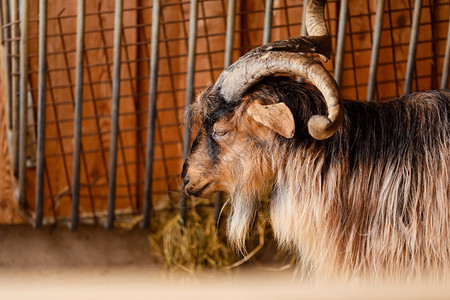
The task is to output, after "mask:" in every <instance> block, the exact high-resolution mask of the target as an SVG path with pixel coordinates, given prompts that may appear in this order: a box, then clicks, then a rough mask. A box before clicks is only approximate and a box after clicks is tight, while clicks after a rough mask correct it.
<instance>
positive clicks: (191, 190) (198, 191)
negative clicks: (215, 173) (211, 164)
mask: <svg viewBox="0 0 450 300" xmlns="http://www.w3.org/2000/svg"><path fill="white" fill-rule="evenodd" d="M212 183H213V182H212V181H210V182H207V183H206V184H204V185H203V186H201V187H200V188H197V185H196V186H192V185H188V186H186V187H185V188H184V191H185V193H186V195H188V196H194V197H206V196H209V195H211V194H212V193H213V192H214V190H213V184H212Z"/></svg>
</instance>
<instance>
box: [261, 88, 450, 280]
mask: <svg viewBox="0 0 450 300" xmlns="http://www.w3.org/2000/svg"><path fill="white" fill-rule="evenodd" d="M282 90H284V91H286V89H285V88H283V89H282ZM289 93H290V94H292V93H293V92H292V90H291V91H290V92H289ZM279 95H280V94H279ZM290 96H291V95H290ZM290 96H286V97H284V96H283V95H281V96H280V97H279V98H280V99H284V100H281V101H285V102H286V104H287V105H288V106H289V107H290V108H291V110H292V111H293V113H294V118H295V119H296V122H298V124H297V125H296V128H302V127H301V126H302V125H303V128H305V126H304V124H303V123H304V121H303V120H305V119H308V116H307V115H308V113H309V112H308V111H307V112H306V115H305V110H307V108H306V106H308V107H309V108H310V111H311V112H310V113H315V112H314V110H319V111H320V110H322V108H318V107H320V105H321V104H320V103H321V101H320V99H317V101H316V104H317V107H316V108H315V106H314V105H315V104H314V103H312V104H311V103H305V104H301V103H300V104H298V103H299V102H298V101H299V100H298V99H292V100H291V99H290ZM294 98H296V97H294ZM312 98H314V97H312ZM312 98H311V99H312ZM300 101H301V100H300ZM311 101H312V102H315V101H314V100H311ZM289 102H291V103H289ZM311 107H312V109H311ZM344 109H345V121H344V124H343V127H342V128H341V129H340V130H339V131H338V132H337V133H336V134H335V135H334V136H333V137H331V138H330V139H327V140H324V141H315V140H313V139H311V138H308V136H307V131H305V130H303V131H301V130H300V131H298V132H296V135H295V136H294V138H293V139H292V140H286V139H283V138H279V139H278V142H277V143H275V144H274V145H272V147H273V149H271V151H272V153H273V157H272V162H273V166H276V168H277V171H276V179H275V181H274V184H273V193H272V196H271V198H272V199H271V204H270V218H271V223H272V225H273V228H274V232H275V235H276V238H277V239H278V241H279V242H280V243H281V244H282V245H284V246H285V247H286V248H291V249H292V248H293V249H297V250H299V252H300V255H301V257H302V261H304V262H305V263H304V266H305V267H306V268H309V269H311V270H312V271H314V272H315V273H316V274H317V275H320V274H322V275H330V276H333V275H337V274H340V275H341V276H342V275H343V274H344V275H347V276H349V277H354V276H364V277H366V276H369V277H382V276H386V275H391V276H395V277H405V276H406V277H417V276H421V275H430V276H433V275H437V276H441V275H442V274H443V273H446V272H448V271H449V268H450V185H449V183H450V174H449V173H450V91H448V90H447V91H430V92H423V93H416V94H411V95H407V96H403V97H402V98H399V99H396V100H393V101H390V102H388V103H374V102H372V103H361V102H353V101H348V102H345V104H344ZM447 275H448V274H447Z"/></svg>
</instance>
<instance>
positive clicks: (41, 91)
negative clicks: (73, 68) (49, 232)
mask: <svg viewBox="0 0 450 300" xmlns="http://www.w3.org/2000/svg"><path fill="white" fill-rule="evenodd" d="M46 55H47V0H39V62H38V64H39V73H38V123H37V155H36V219H35V224H34V226H35V227H36V228H39V227H41V226H42V218H43V201H44V200H43V199H44V154H45V105H46V98H45V93H46V89H47V85H46V73H47V62H46Z"/></svg>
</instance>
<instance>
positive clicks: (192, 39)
mask: <svg viewBox="0 0 450 300" xmlns="http://www.w3.org/2000/svg"><path fill="white" fill-rule="evenodd" d="M197 19H198V0H191V8H190V15H189V41H188V65H187V76H186V77H187V79H186V101H185V102H186V107H188V106H189V105H191V103H192V99H193V98H194V82H195V49H196V46H197ZM189 121H190V120H188V119H187V120H186V121H185V126H184V140H183V161H184V160H186V157H187V155H188V152H189V146H190V144H191V126H190V124H189ZM186 200H187V196H186V194H185V193H183V196H182V198H181V207H180V215H181V220H182V221H183V224H186V215H187V205H186Z"/></svg>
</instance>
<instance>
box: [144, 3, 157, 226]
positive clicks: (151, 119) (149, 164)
mask: <svg viewBox="0 0 450 300" xmlns="http://www.w3.org/2000/svg"><path fill="white" fill-rule="evenodd" d="M160 10H161V5H160V1H159V0H153V15H152V38H151V53H150V87H149V97H148V120H147V149H146V151H145V186H144V206H143V217H144V218H143V221H142V227H143V228H148V227H149V226H150V210H151V208H152V181H153V153H154V140H155V119H156V96H157V86H158V59H159V22H160V14H161V12H160Z"/></svg>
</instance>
